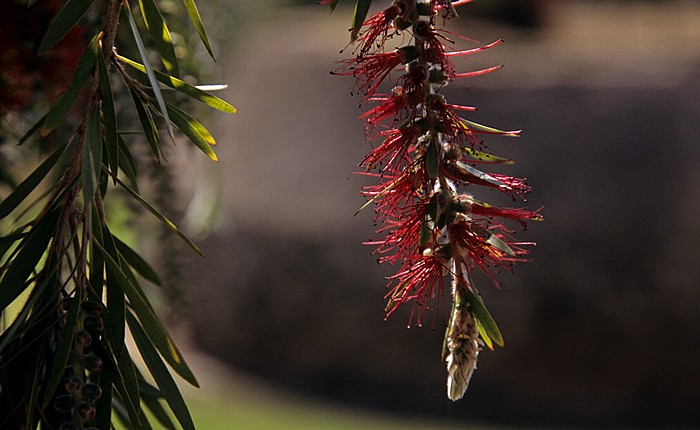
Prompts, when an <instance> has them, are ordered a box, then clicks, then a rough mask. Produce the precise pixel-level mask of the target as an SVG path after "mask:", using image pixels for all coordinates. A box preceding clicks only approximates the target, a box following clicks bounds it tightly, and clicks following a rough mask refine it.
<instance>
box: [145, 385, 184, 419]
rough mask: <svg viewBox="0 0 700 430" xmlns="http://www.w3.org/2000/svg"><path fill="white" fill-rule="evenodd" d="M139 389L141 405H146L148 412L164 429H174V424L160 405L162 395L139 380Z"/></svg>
mask: <svg viewBox="0 0 700 430" xmlns="http://www.w3.org/2000/svg"><path fill="white" fill-rule="evenodd" d="M139 389H140V391H141V399H142V400H143V403H144V404H145V405H146V407H147V408H148V410H150V411H151V413H152V414H153V416H154V417H155V418H156V419H157V420H158V422H160V423H161V424H162V425H163V427H165V428H168V429H174V428H176V426H175V424H174V423H173V421H172V420H171V419H170V415H168V413H167V412H166V410H165V408H164V407H163V405H162V404H161V403H160V399H162V398H164V396H163V393H161V392H160V390H159V389H157V388H156V387H154V386H152V385H151V384H149V383H148V382H146V381H144V380H139Z"/></svg>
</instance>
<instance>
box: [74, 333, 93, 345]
mask: <svg viewBox="0 0 700 430" xmlns="http://www.w3.org/2000/svg"><path fill="white" fill-rule="evenodd" d="M75 341H76V342H77V343H79V344H80V345H84V346H87V345H90V344H91V343H92V336H91V335H90V333H89V332H88V331H87V330H80V331H79V332H77V333H76V334H75Z"/></svg>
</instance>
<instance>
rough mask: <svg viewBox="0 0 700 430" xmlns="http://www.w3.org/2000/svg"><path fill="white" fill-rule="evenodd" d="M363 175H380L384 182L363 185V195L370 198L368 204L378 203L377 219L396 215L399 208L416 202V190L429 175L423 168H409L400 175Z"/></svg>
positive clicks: (375, 175)
mask: <svg viewBox="0 0 700 430" xmlns="http://www.w3.org/2000/svg"><path fill="white" fill-rule="evenodd" d="M362 174H363V175H366V176H373V177H379V178H382V179H383V182H382V183H380V184H376V185H367V186H365V187H363V191H362V193H361V194H362V195H363V196H365V197H366V198H368V199H369V201H368V202H367V204H369V203H376V204H377V208H376V209H375V212H376V213H377V217H376V219H377V220H379V219H382V218H385V217H388V218H391V217H392V216H394V214H395V212H396V211H397V210H398V208H405V207H408V206H410V205H413V204H415V199H416V197H417V196H418V194H417V193H416V190H419V189H421V185H422V184H423V183H424V181H425V178H426V177H427V175H425V174H424V172H423V171H422V170H420V171H415V170H407V171H406V172H404V173H403V174H401V175H400V176H386V175H384V174H377V173H370V172H363V173H362Z"/></svg>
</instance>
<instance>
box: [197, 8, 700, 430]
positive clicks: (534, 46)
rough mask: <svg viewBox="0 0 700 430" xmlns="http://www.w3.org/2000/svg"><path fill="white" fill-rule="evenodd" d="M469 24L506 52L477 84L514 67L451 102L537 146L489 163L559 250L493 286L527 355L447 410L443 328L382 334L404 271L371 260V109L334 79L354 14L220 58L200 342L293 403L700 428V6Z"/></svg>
mask: <svg viewBox="0 0 700 430" xmlns="http://www.w3.org/2000/svg"><path fill="white" fill-rule="evenodd" d="M341 3H342V2H341ZM462 11H463V12H462V15H463V17H466V18H464V19H463V21H460V22H459V23H456V22H455V23H452V25H453V26H454V29H455V30H456V31H460V32H462V33H463V34H465V35H467V36H469V37H472V38H475V39H478V40H480V41H482V42H484V43H486V42H490V41H492V40H494V39H496V38H500V37H504V38H505V39H506V42H507V43H506V44H504V45H503V46H502V47H499V48H496V49H494V50H491V52H488V53H485V54H483V55H482V56H479V57H476V56H475V57H472V58H470V59H469V60H468V61H462V60H458V61H460V62H459V63H458V68H459V69H460V70H464V71H466V70H474V69H477V68H480V67H482V66H489V65H493V64H503V63H505V65H506V67H505V68H504V69H503V70H502V71H500V72H498V73H496V74H492V75H488V76H485V77H481V78H477V79H472V80H470V81H468V82H464V83H460V85H455V86H454V87H451V88H449V89H448V90H447V91H446V95H447V97H448V100H450V101H451V102H453V103H460V102H463V103H465V104H473V105H476V106H478V107H479V108H480V111H479V112H477V113H476V114H475V115H473V116H470V118H471V119H474V120H476V121H478V122H484V123H487V124H490V125H494V126H496V127H501V128H506V129H513V128H523V129H524V130H525V132H524V135H523V137H522V138H521V139H519V140H509V139H497V138H495V139H489V145H490V147H491V148H492V150H493V151H494V152H495V153H497V154H499V155H507V156H509V157H512V158H514V159H515V160H516V164H515V165H514V166H512V167H509V169H511V172H512V173H513V174H514V175H516V176H527V178H528V181H529V183H530V184H531V185H532V186H533V189H534V192H533V193H532V195H531V196H530V197H529V201H528V203H527V205H528V207H530V208H532V209H536V208H538V207H540V206H544V209H543V213H544V215H545V222H544V223H541V224H537V225H533V226H531V228H529V229H528V230H527V231H525V232H522V233H520V234H519V236H520V237H522V238H523V239H526V240H536V241H537V242H538V245H537V247H536V248H535V249H534V250H533V253H532V257H533V262H532V263H530V264H526V265H521V266H520V267H517V268H516V274H515V275H508V274H504V276H503V277H502V280H503V284H504V285H503V287H502V289H501V290H499V291H496V290H495V289H493V288H492V286H491V285H490V284H489V283H488V282H482V284H481V291H482V292H483V295H484V297H485V300H486V302H487V304H488V305H489V308H490V309H491V311H492V313H493V314H494V317H495V318H496V320H497V321H498V322H499V325H500V327H501V330H502V332H503V333H504V335H505V338H506V347H505V349H499V350H497V351H495V352H491V351H488V350H486V351H484V352H483V353H482V354H481V356H480V360H479V368H478V369H477V371H476V372H475V374H474V377H473V378H472V384H471V387H470V388H469V391H468V393H467V395H466V398H465V399H464V400H462V401H460V402H458V403H454V404H453V403H451V402H449V401H448V400H446V396H445V388H444V381H445V372H444V365H443V364H442V363H441V361H440V350H441V342H442V336H443V328H444V321H445V320H444V318H445V316H444V313H443V312H442V311H439V312H438V314H437V316H436V318H435V322H434V323H433V322H432V321H429V322H428V323H427V324H425V325H424V327H422V328H411V329H410V330H409V329H406V328H405V327H406V324H407V323H408V315H409V312H410V306H406V309H403V312H402V313H401V312H399V313H397V314H395V315H393V316H392V317H391V319H390V320H389V321H386V322H385V321H383V307H384V300H383V295H384V293H385V290H384V284H385V281H384V279H383V277H384V276H386V275H388V274H390V270H391V267H388V268H386V267H378V266H377V265H376V264H375V263H374V257H373V256H371V255H370V254H369V252H370V249H369V248H364V247H362V246H361V245H360V242H362V241H363V240H366V239H368V238H370V237H372V230H373V226H372V215H373V214H372V213H371V210H370V211H368V212H367V213H361V214H359V215H358V216H356V217H353V213H354V212H355V211H356V210H357V208H359V207H360V206H361V205H362V203H363V200H362V198H361V197H360V196H359V194H358V190H359V188H360V187H361V185H362V184H363V183H364V181H365V180H364V179H363V178H362V177H359V176H356V175H353V174H352V173H353V172H355V171H356V170H357V169H358V167H357V163H358V162H359V160H361V158H362V156H363V155H364V153H366V152H367V151H368V149H369V145H368V144H367V143H366V142H364V137H363V131H362V124H361V122H360V121H359V120H358V119H357V117H358V115H359V114H360V112H361V111H360V110H359V109H358V106H357V105H358V103H359V98H358V97H356V96H355V97H351V96H350V92H351V90H352V82H351V80H350V79H349V78H342V77H332V76H330V75H329V73H328V72H329V71H330V70H331V69H332V68H333V67H334V66H333V62H334V61H337V60H339V59H341V58H343V56H342V55H339V54H338V51H339V50H340V49H341V48H343V47H344V46H345V45H346V43H347V40H346V37H347V34H346V32H345V31H344V29H346V28H347V27H348V24H349V22H350V13H351V11H350V10H347V9H344V10H343V9H339V10H338V11H337V12H336V13H335V14H334V15H332V16H330V17H329V16H328V15H327V12H326V10H325V9H321V10H319V8H298V9H292V10H289V11H285V12H284V13H279V12H278V13H276V14H274V16H272V17H269V18H268V19H262V18H260V19H259V22H255V23H254V24H249V28H248V29H249V31H247V32H246V33H245V34H244V35H239V36H238V37H239V38H240V39H239V40H238V41H237V45H236V46H237V48H236V49H235V50H232V51H231V52H230V53H228V55H224V56H222V57H224V58H223V59H222V60H220V61H223V64H225V67H224V69H225V70H226V72H225V76H224V77H223V78H224V79H223V80H224V81H227V82H228V83H229V84H230V85H231V88H230V89H229V90H228V93H227V94H225V97H226V98H227V99H229V100H231V101H232V102H233V103H234V104H235V105H236V107H237V108H239V113H238V114H237V115H236V116H235V117H231V118H227V119H226V122H225V123H221V124H220V125H219V126H218V127H216V128H215V130H214V131H217V133H215V134H216V135H217V136H221V137H222V138H220V145H219V149H218V154H219V157H220V159H221V163H220V165H219V166H218V169H219V170H218V172H219V187H220V189H221V196H220V204H221V207H222V213H223V214H224V222H223V223H222V224H221V228H220V229H219V231H217V232H215V233H213V234H211V235H210V236H209V237H208V238H207V239H205V240H204V241H203V242H202V248H203V250H204V252H205V254H207V259H206V260H205V261H204V262H202V263H201V264H200V263H197V264H196V268H194V269H193V274H192V276H191V279H192V290H191V302H192V303H193V306H194V312H193V314H194V327H195V329H194V330H195V338H196V342H197V343H198V345H200V346H201V347H202V348H203V349H205V350H207V351H208V352H210V353H212V354H214V355H216V356H218V357H220V358H222V359H224V360H225V361H227V362H228V363H230V364H231V365H234V366H236V367H239V368H242V369H245V370H248V371H251V372H255V373H258V374H260V375H262V376H264V377H266V378H269V380H270V381H271V382H273V383H274V384H276V385H279V386H281V387H286V388H290V389H295V390H300V391H303V392H306V393H313V394H316V395H321V396H327V397H329V398H332V399H334V400H338V401H348V402H354V403H360V404H364V405H368V406H371V407H377V408H388V409H391V410H395V411H410V412H414V413H425V414H431V415H437V416H444V417H448V418H449V417H452V418H457V417H470V418H473V419H480V420H486V421H496V422H517V423H531V424H549V425H584V424H585V425H592V426H599V425H603V424H606V425H615V424H627V425H639V424H664V425H672V424H688V425H697V424H700V412H698V409H697V406H698V404H700V367H698V363H699V362H700V316H699V314H698V307H699V306H700V293H699V290H698V284H699V282H700V264H699V263H700V247H699V246H698V244H699V243H700V219H699V218H698V216H697V214H698V211H699V210H700V173H699V171H698V168H697V166H698V163H699V162H700V145H698V138H697V131H696V127H697V126H698V122H699V121H698V120H700V101H699V100H698V94H700V50H698V49H697V46H700V30H699V28H700V26H698V25H697V23H698V22H700V7H699V6H698V4H697V3H695V2H670V3H668V4H667V5H665V6H660V5H659V4H656V3H640V4H637V3H633V4H630V3H627V4H625V6H614V5H612V4H608V3H606V4H602V5H601V4H587V5H586V4H569V3H558V2H552V4H551V7H550V8H548V10H547V13H546V20H545V25H544V27H542V28H539V29H538V30H532V31H531V30H528V31H526V30H523V29H516V28H511V27H496V26H494V25H493V23H491V22H481V23H477V22H474V21H471V20H469V18H468V8H467V7H465V8H463V9H462ZM253 16H254V14H253ZM345 55H348V54H347V53H346V54H345ZM466 85H469V86H470V87H471V88H469V89H468V88H467V87H466ZM217 129H218V130H217ZM482 193H483V192H482ZM482 196H483V197H484V198H485V199H487V200H492V199H496V200H497V199H499V196H497V195H496V194H495V193H486V194H482ZM506 203H507V202H506Z"/></svg>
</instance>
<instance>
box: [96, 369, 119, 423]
mask: <svg viewBox="0 0 700 430" xmlns="http://www.w3.org/2000/svg"><path fill="white" fill-rule="evenodd" d="M114 373H115V372H114V370H113V369H112V368H110V367H109V366H107V367H106V368H103V369H102V372H101V373H100V381H99V384H100V388H102V396H101V397H100V398H99V399H97V400H96V401H95V409H96V410H97V411H108V412H109V413H104V412H103V413H100V412H98V413H97V415H96V416H95V421H94V422H93V425H95V426H96V428H99V429H108V428H111V427H110V424H111V422H112V413H111V411H112V398H113V391H112V385H113V384H114V383H116V381H117V379H118V378H117V375H115V374H114Z"/></svg>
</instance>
